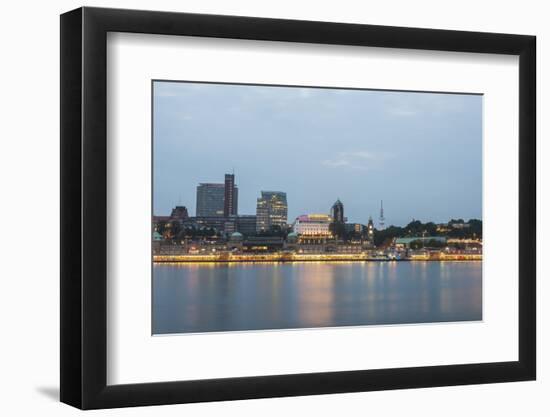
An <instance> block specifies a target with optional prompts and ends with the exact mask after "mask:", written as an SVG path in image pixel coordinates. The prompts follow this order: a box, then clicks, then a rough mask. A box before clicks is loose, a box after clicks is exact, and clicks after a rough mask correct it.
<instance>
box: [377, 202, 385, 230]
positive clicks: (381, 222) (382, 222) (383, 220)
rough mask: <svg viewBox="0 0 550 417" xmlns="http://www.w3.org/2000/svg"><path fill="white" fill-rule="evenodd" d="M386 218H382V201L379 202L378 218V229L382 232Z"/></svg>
mask: <svg viewBox="0 0 550 417" xmlns="http://www.w3.org/2000/svg"><path fill="white" fill-rule="evenodd" d="M385 221H386V218H385V217H384V200H380V218H379V219H378V227H379V228H380V230H384V226H385Z"/></svg>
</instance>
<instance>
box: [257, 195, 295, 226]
mask: <svg viewBox="0 0 550 417" xmlns="http://www.w3.org/2000/svg"><path fill="white" fill-rule="evenodd" d="M287 216H288V205H287V201H286V193H284V192H281V191H262V196H261V197H260V198H258V200H257V202H256V231H257V232H262V231H267V230H270V229H271V228H272V227H273V226H279V227H281V228H284V227H286V224H287Z"/></svg>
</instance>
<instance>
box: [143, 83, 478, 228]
mask: <svg viewBox="0 0 550 417" xmlns="http://www.w3.org/2000/svg"><path fill="white" fill-rule="evenodd" d="M153 95H154V97H153V99H154V119H153V120H154V122H153V123H154V126H153V130H154V138H153V149H154V161H153V163H154V166H153V167H154V168H153V171H154V174H153V175H154V179H153V181H154V185H153V187H154V193H153V205H154V214H156V215H167V214H169V213H170V211H171V208H172V207H174V206H175V205H185V206H187V208H188V210H189V213H190V215H194V214H195V204H196V202H195V199H196V186H197V184H198V183H200V182H219V183H221V182H223V179H224V174H225V173H231V172H232V171H233V170H234V172H235V180H236V184H237V185H238V187H239V214H255V211H256V198H257V197H259V196H260V191H261V190H271V191H285V192H286V193H287V199H288V214H289V216H288V218H289V222H292V220H293V219H294V218H295V217H297V216H298V215H300V214H307V213H328V212H329V210H330V207H331V206H332V204H333V203H334V201H336V199H337V198H340V200H341V201H342V202H343V204H344V210H345V215H346V217H347V218H348V221H349V222H358V223H366V222H367V220H368V218H369V215H371V216H372V217H373V218H374V219H375V222H377V218H378V216H379V211H380V200H384V214H385V217H386V225H390V224H394V225H399V226H402V225H405V224H406V223H408V222H409V221H411V220H412V219H413V218H414V219H417V220H422V221H434V222H446V221H448V220H449V219H450V218H464V219H465V220H467V219H470V218H481V211H482V207H481V199H482V166H481V164H482V100H483V98H482V96H479V95H465V94H432V93H415V92H392V91H375V90H345V89H322V88H296V87H270V86H257V85H255V86H248V85H232V84H205V83H185V82H165V81H162V82H159V81H155V82H154V91H153Z"/></svg>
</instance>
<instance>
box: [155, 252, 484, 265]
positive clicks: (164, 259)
mask: <svg viewBox="0 0 550 417" xmlns="http://www.w3.org/2000/svg"><path fill="white" fill-rule="evenodd" d="M482 261H483V256H482V255H462V254H461V255H445V256H438V257H426V258H406V259H384V258H369V257H366V256H364V255H363V256H361V255H340V256H338V255H315V254H312V255H303V254H300V255H297V254H293V255H288V254H285V255H280V256H273V255H271V256H270V255H246V256H243V255H233V256H229V257H227V256H226V257H222V256H219V255H198V256H196V255H154V256H153V263H154V264H166V263H178V264H186V263H187V264H196V263H219V264H227V263H266V262H273V263H292V262H327V263H331V262H482Z"/></svg>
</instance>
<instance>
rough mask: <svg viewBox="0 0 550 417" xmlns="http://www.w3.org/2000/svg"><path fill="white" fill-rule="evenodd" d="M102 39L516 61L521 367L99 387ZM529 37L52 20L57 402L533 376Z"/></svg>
mask: <svg viewBox="0 0 550 417" xmlns="http://www.w3.org/2000/svg"><path fill="white" fill-rule="evenodd" d="M108 32H131V33H147V34H163V35H174V36H178V35H186V36H199V37H216V38H235V39H254V40H266V41H286V42H305V43H318V44H333V45H357V46H371V47H383V48H405V49H422V50H441V51H457V52H477V53H491V54H509V55H517V56H519V103H518V105H519V132H518V137H519V154H518V158H519V271H518V273H519V293H518V297H519V329H518V332H519V360H518V361H513V362H495V363H477V364H466V365H460V364H456V365H445V366H423V367H410V368H396V369H377V370H356V371H342V372H323V373H308V374H292V375H273V376H255V377H239V378H224V379H209V380H195V381H175V382H162V383H142V384H128V385H112V386H109V385H107V383H106V381H107V378H106V376H107V343H106V342H107V334H106V329H107V311H106V307H107V304H106V299H107V283H106V278H107V277H106V270H107V264H106V258H107V252H106V243H107V181H108V177H107V110H106V96H107V87H106V86H107V72H106V59H107V57H106V46H107V41H106V39H107V33H108ZM535 45H536V38H535V37H534V36H524V35H510V34H495V33H480V32H462V31H449V30H432V29H416V28H403V27H388V26H372V25H359V24H342V23H326V22H313V21H296V20H280V19H265V18H252V17H237V16H219V15H202V14H187V13H171V12H156V11H137V10H120V9H103V8H88V7H84V8H79V9H77V10H73V11H70V12H67V13H65V14H63V15H61V54H60V56H61V309H60V315H61V382H60V383H61V401H62V402H64V403H67V404H70V405H72V406H75V407H78V408H81V409H96V408H112V407H124V406H143V405H156V404H175V403H191V402H201V401H220V400H238V399H249V398H264V397H282V396H298V395H313V394H328V393H343V392H357V391H375V390H388V389H400V388H421V387H435V386H448V385H463V384H481V383H495V382H507V381H525V380H533V379H535V377H536V314H535V311H536V262H535V261H536V259H535V256H536V255H535V249H536V185H535V181H536V163H535V162H536V144H535V133H536V132H535V105H536V100H535V94H536V92H535V86H536V84H535V60H536V58H535V50H536V47H535Z"/></svg>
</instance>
